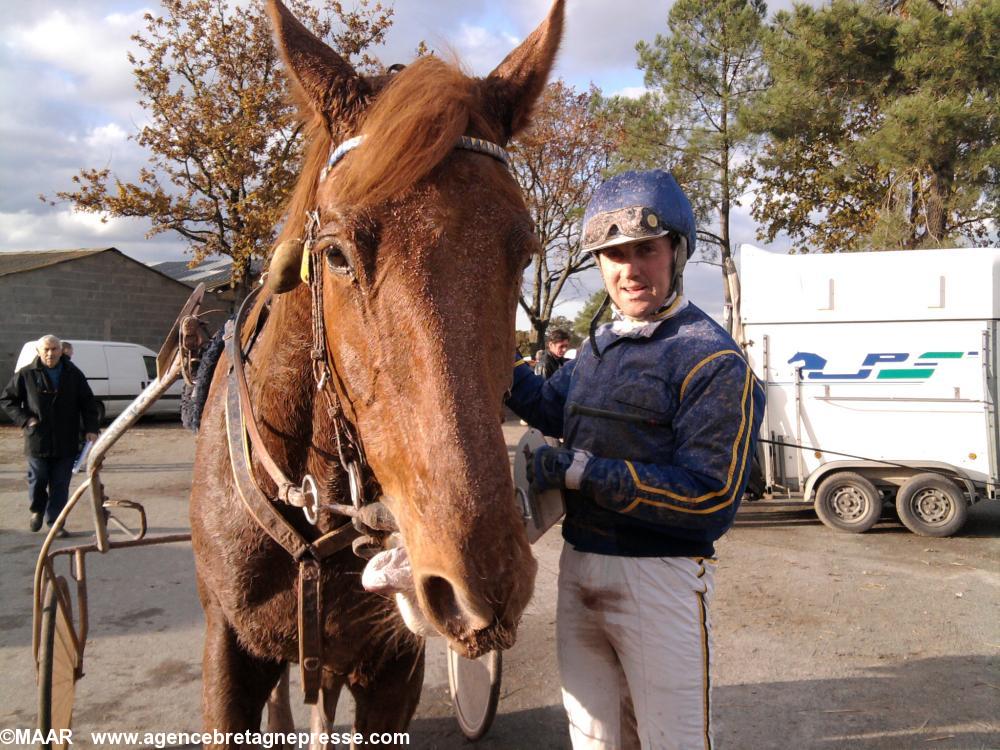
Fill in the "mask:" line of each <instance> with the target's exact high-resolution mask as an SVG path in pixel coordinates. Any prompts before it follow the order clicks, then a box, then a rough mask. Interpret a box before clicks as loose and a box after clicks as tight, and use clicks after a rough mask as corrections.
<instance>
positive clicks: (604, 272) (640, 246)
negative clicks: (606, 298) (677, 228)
mask: <svg viewBox="0 0 1000 750" xmlns="http://www.w3.org/2000/svg"><path fill="white" fill-rule="evenodd" d="M597 262H598V265H599V266H600V268H601V276H603V277H604V286H605V287H606V288H607V290H608V294H610V295H611V301H612V302H614V303H615V306H617V308H618V309H619V310H621V311H622V313H624V314H625V315H627V316H629V317H630V318H638V319H640V320H641V319H644V318H648V317H649V316H651V315H652V314H653V313H655V312H656V311H657V309H659V307H660V305H662V304H663V302H664V301H665V300H666V299H667V295H668V294H669V292H670V281H671V278H672V277H673V275H674V247H673V244H672V243H671V241H670V240H669V239H667V238H666V237H654V238H653V239H650V240H643V241H642V242H632V243H629V244H627V245H617V246H615V247H609V248H607V249H606V250H601V251H600V253H599V254H598V261H597Z"/></svg>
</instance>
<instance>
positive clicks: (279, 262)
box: [267, 240, 308, 294]
mask: <svg viewBox="0 0 1000 750" xmlns="http://www.w3.org/2000/svg"><path fill="white" fill-rule="evenodd" d="M303 250H304V246H303V244H302V241H301V240H285V241H284V242H281V243H279V244H278V246H277V247H276V248H274V252H273V253H272V254H271V263H270V265H269V266H268V274H267V288H268V289H269V290H270V291H271V292H272V293H274V294H284V293H285V292H290V291H292V289H294V288H295V287H297V286H298V285H299V283H300V281H302V280H305V281H308V273H307V274H306V275H305V276H304V277H303V278H301V279H300V274H301V266H302V264H303V263H304V262H305V261H306V259H307V258H308V256H307V255H306V254H305V252H303Z"/></svg>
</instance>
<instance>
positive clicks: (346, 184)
mask: <svg viewBox="0 0 1000 750" xmlns="http://www.w3.org/2000/svg"><path fill="white" fill-rule="evenodd" d="M477 96H478V90H477V88H476V82H475V80H473V79H472V78H469V77H468V76H466V75H465V74H464V73H462V71H461V70H459V69H458V67H456V66H455V65H451V64H449V63H447V62H445V61H443V60H441V59H439V58H437V57H433V56H428V57H423V58H421V59H419V60H417V61H416V62H415V63H413V64H411V65H409V66H407V67H406V68H405V69H403V70H402V71H400V72H399V73H397V74H396V75H394V76H393V77H392V79H391V81H390V83H389V84H388V86H386V88H385V90H384V91H382V92H381V94H379V96H378V97H377V98H376V99H375V102H374V104H372V106H371V108H370V109H369V110H368V112H367V113H365V116H364V120H363V121H362V123H361V132H362V133H363V134H364V135H365V141H364V142H363V143H362V145H361V146H360V147H358V149H357V150H356V151H355V152H354V153H352V154H351V156H350V158H348V159H345V160H344V163H343V166H342V167H341V168H340V169H339V170H338V171H337V177H336V179H337V195H338V198H339V199H341V200H343V201H345V202H346V203H349V204H350V205H353V206H359V207H364V206H371V205H375V204H377V203H380V202H382V201H384V200H388V199H390V198H393V197H395V196H398V195H400V194H401V193H402V192H403V191H405V190H406V189H407V188H409V187H410V186H411V185H413V184H414V183H416V182H417V181H418V180H420V179H421V178H423V177H425V176H426V175H427V174H428V173H429V172H430V171H431V170H432V169H433V168H434V167H435V166H437V164H438V163H440V162H441V160H442V159H444V157H445V156H447V155H448V153H450V152H451V151H452V149H454V147H455V143H456V141H457V140H458V138H459V136H461V135H462V134H464V133H465V132H466V130H467V129H468V127H469V122H470V118H472V117H473V115H474V108H475V106H476V98H477ZM477 119H478V118H477Z"/></svg>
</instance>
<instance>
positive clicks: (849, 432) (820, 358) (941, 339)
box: [737, 245, 1000, 536]
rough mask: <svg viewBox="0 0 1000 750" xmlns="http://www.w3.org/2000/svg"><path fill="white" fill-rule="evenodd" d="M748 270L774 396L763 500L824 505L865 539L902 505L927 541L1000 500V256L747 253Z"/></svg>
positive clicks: (762, 373) (824, 511)
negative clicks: (889, 507) (974, 507)
mask: <svg viewBox="0 0 1000 750" xmlns="http://www.w3.org/2000/svg"><path fill="white" fill-rule="evenodd" d="M740 260H741V270H740V281H741V283H742V299H741V300H740V304H739V308H738V309H739V315H738V318H737V320H738V321H739V320H740V319H741V321H742V325H743V329H742V339H743V341H742V342H741V343H743V344H744V348H745V350H746V352H747V355H748V358H749V360H750V363H751V365H752V367H753V369H754V372H755V373H756V374H757V377H758V378H760V380H761V382H762V383H764V386H765V389H766V393H767V410H766V415H765V418H764V422H763V425H762V427H761V438H762V442H761V451H760V455H759V458H760V461H761V464H762V469H763V474H764V483H765V486H766V490H765V492H766V494H765V497H768V498H772V499H778V498H785V499H797V500H801V501H802V502H804V503H810V502H811V503H813V504H814V505H815V508H816V512H817V514H818V515H819V517H820V519H822V521H823V522H824V523H826V524H827V525H828V526H831V527H833V528H835V529H838V530H841V531H851V532H862V531H867V530H868V529H870V528H871V527H872V526H873V525H874V524H875V523H876V522H877V521H878V519H879V517H880V515H881V512H882V508H883V503H885V502H888V501H893V500H894V501H895V504H896V508H897V511H898V513H899V517H900V520H902V521H903V523H904V524H906V526H907V527H908V528H909V529H910V530H911V531H913V532H915V533H917V534H923V535H927V536H948V535H951V534H954V533H955V532H956V531H958V530H959V528H961V526H962V524H963V523H964V522H965V518H966V514H967V509H968V506H969V505H970V504H972V503H975V502H978V501H980V500H984V499H995V498H996V497H997V493H998V491H1000V489H998V474H997V472H998V464H1000V460H998V454H997V450H998V446H1000V439H998V422H997V406H996V405H997V370H998V363H1000V361H998V356H997V354H998V330H997V324H998V320H1000V249H994V248H961V249H954V250H912V251H884V252H863V253H862V252H858V253H837V254H816V255H785V254H778V253H769V252H766V251H764V250H761V249H759V248H756V247H753V246H750V245H743V246H742V248H741V258H740ZM737 330H738V329H737ZM765 441H767V442H765Z"/></svg>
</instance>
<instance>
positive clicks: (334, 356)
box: [191, 0, 563, 732]
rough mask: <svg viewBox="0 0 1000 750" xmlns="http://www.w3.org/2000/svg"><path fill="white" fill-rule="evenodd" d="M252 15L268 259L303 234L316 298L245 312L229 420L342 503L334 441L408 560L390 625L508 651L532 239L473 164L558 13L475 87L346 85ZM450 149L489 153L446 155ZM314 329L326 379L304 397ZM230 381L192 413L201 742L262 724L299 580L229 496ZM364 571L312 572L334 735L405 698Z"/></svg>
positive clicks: (325, 524) (431, 70) (472, 649)
mask: <svg viewBox="0 0 1000 750" xmlns="http://www.w3.org/2000/svg"><path fill="white" fill-rule="evenodd" d="M269 13H270V16H271V19H272V22H273V24H274V28H275V35H276V39H277V45H278V47H279V49H280V52H281V55H282V58H283V59H284V62H285V67H286V72H287V76H288V79H289V80H290V82H291V85H292V88H293V93H294V95H295V96H296V97H297V100H298V102H299V107H300V111H301V113H302V116H303V120H304V123H305V127H306V132H307V135H308V147H307V151H306V156H305V160H304V165H303V169H302V174H301V176H300V179H299V182H298V186H297V188H296V190H295V193H294V195H293V197H292V201H291V203H290V205H289V208H288V212H287V218H286V221H285V225H284V229H283V231H282V239H288V238H293V237H303V236H304V235H306V234H307V233H312V234H311V239H312V240H314V242H312V243H311V244H312V246H313V247H314V248H320V249H321V252H319V253H318V254H317V253H314V254H313V255H312V257H313V258H316V259H318V260H316V261H315V262H314V263H313V266H312V271H311V273H312V274H313V275H314V276H313V277H312V282H315V281H319V282H320V285H319V286H318V287H313V286H307V285H304V284H299V285H298V286H296V287H295V288H294V289H292V290H290V291H287V293H284V294H280V295H273V296H270V297H269V298H267V299H258V300H256V301H255V302H254V304H255V305H256V308H255V309H254V310H251V312H250V315H249V316H248V318H249V319H250V320H256V319H258V317H260V316H259V314H260V313H261V312H262V308H263V307H265V306H266V307H267V315H266V320H264V322H263V324H262V326H261V327H259V330H258V329H257V328H256V327H254V326H247V327H245V329H244V330H243V331H241V332H239V333H238V334H237V336H236V342H237V344H239V343H240V341H241V339H242V344H243V349H244V350H247V354H246V373H247V375H246V380H247V383H248V396H249V399H248V400H249V403H251V404H252V413H251V414H250V415H249V416H248V417H247V418H248V419H252V420H255V423H256V424H257V425H259V428H260V433H261V437H262V441H263V445H264V446H265V447H266V452H267V453H269V454H270V455H271V456H272V457H273V459H274V462H275V463H276V464H277V465H278V466H279V467H280V469H281V471H282V472H284V474H285V475H287V477H290V478H292V479H293V480H295V481H298V479H300V478H302V477H303V476H304V475H305V474H309V475H311V476H312V477H315V478H316V481H317V484H318V486H319V493H318V494H319V497H320V501H321V504H322V505H329V504H331V503H342V504H348V503H349V502H350V501H349V499H348V498H349V490H348V479H347V477H346V476H345V470H344V466H343V462H342V460H341V458H340V456H341V453H340V451H342V450H343V445H338V440H339V439H344V438H345V433H344V429H343V425H345V424H346V425H347V429H348V433H349V435H348V436H353V437H354V438H355V439H356V441H357V442H358V443H359V446H358V451H359V452H361V451H363V455H364V458H365V460H366V464H365V466H366V476H365V477H363V481H364V486H365V489H366V491H368V492H372V491H373V488H375V490H374V491H378V492H380V493H381V497H380V498H378V499H381V501H382V502H383V503H384V505H385V506H386V507H387V508H388V510H389V511H390V512H391V514H392V516H393V518H394V520H395V522H396V524H397V525H398V529H399V533H400V535H401V537H402V540H403V544H404V545H405V549H406V550H407V553H408V555H409V559H410V561H411V563H412V569H413V582H414V587H415V598H413V599H411V601H412V602H415V605H414V609H415V611H410V612H406V613H403V614H405V615H406V617H407V620H406V622H407V623H410V624H413V623H415V622H416V621H417V620H420V619H422V620H423V621H424V622H425V623H429V625H430V626H431V627H432V628H433V629H434V630H436V631H438V632H439V633H440V634H441V635H443V636H445V638H446V639H447V640H448V642H449V644H450V645H451V646H452V647H453V648H455V649H456V650H458V651H459V652H460V653H463V654H465V655H467V656H476V655H478V654H481V653H484V652H485V651H488V650H490V649H502V648H507V647H509V646H510V645H511V644H512V643H513V640H514V636H515V633H516V629H517V624H518V621H519V619H520V617H521V614H522V612H523V610H524V608H525V606H526V605H527V603H528V600H529V598H530V596H531V593H532V588H533V585H534V576H535V570H536V563H535V561H534V559H533V557H532V555H531V550H530V547H529V545H528V542H527V538H526V535H525V532H524V529H523V526H522V522H521V520H520V518H519V516H518V514H517V512H516V511H515V508H514V504H513V501H512V498H513V486H512V482H511V478H510V469H509V464H508V455H507V450H506V446H505V442H504V439H503V435H502V432H501V429H500V424H499V414H500V408H501V403H502V400H503V397H504V393H505V392H506V390H507V388H508V386H509V384H510V380H511V366H510V357H511V354H512V352H513V351H514V314H515V306H516V300H517V293H518V289H519V285H520V280H521V273H522V270H523V269H524V267H525V266H526V264H527V263H528V261H529V260H530V256H531V254H532V253H534V252H536V251H537V242H536V240H535V239H534V234H533V225H532V222H531V219H530V217H529V214H528V211H527V209H526V208H525V205H524V202H523V199H522V197H521V194H520V192H519V190H518V187H517V185H516V183H515V181H514V179H513V178H512V176H511V175H510V173H509V172H508V170H507V168H506V167H505V165H504V164H503V163H502V155H503V151H502V149H495V151H497V152H499V153H500V155H501V156H499V157H498V156H497V155H496V153H494V154H493V155H491V154H490V153H489V144H496V145H498V146H503V145H504V144H506V143H507V142H508V141H509V140H510V139H511V137H513V136H514V135H515V134H516V133H517V132H518V131H520V130H521V129H522V128H524V127H525V126H526V125H527V124H528V122H529V119H530V115H531V109H532V106H533V104H534V103H535V100H536V99H537V98H538V96H539V94H540V93H541V91H542V89H543V88H544V85H545V82H546V79H547V77H548V74H549V72H550V70H551V67H552V63H553V60H554V57H555V54H556V50H557V48H558V45H559V39H560V36H561V33H562V19H563V0H556V2H555V3H554V5H553V7H552V10H551V11H550V13H549V16H548V18H547V19H546V20H545V21H544V22H543V23H542V24H541V25H540V26H539V27H538V29H536V30H535V31H534V32H533V33H532V34H531V35H530V36H529V37H528V38H527V39H526V40H525V41H524V42H523V43H522V44H521V45H520V46H519V47H518V48H517V49H515V50H514V51H513V52H511V54H510V55H508V56H507V58H506V59H505V60H504V61H503V62H502V63H500V65H499V66H498V67H497V68H496V69H495V70H494V71H493V72H492V73H491V74H490V75H489V76H487V77H485V78H482V79H478V78H470V77H467V76H466V75H464V74H463V73H462V72H460V71H459V70H458V69H457V68H455V67H454V66H451V65H449V64H447V63H445V62H443V61H441V60H439V59H438V58H435V57H425V58H422V59H420V60H418V61H416V62H415V63H413V64H412V65H410V66H408V67H406V68H405V69H403V70H402V71H400V72H397V73H393V74H390V75H386V76H379V77H367V78H366V77H362V76H360V75H358V74H357V73H356V72H355V71H354V70H353V68H352V67H351V66H350V64H349V63H347V62H346V61H344V60H343V59H342V58H341V57H339V56H338V55H337V54H336V53H335V52H334V51H333V50H331V49H330V48H329V47H327V46H326V45H325V44H324V43H323V42H321V41H320V40H319V39H317V38H316V37H315V36H313V35H312V34H311V33H310V32H309V31H308V30H307V29H306V28H305V27H304V26H302V24H300V23H299V22H298V21H297V20H296V19H295V18H294V17H293V16H292V15H291V14H290V13H289V12H288V10H287V9H286V8H285V7H284V6H283V5H282V4H281V3H280V2H278V0H270V2H269ZM358 135H363V136H364V140H363V142H362V143H361V145H360V146H357V147H356V148H354V149H353V150H352V151H350V152H349V153H347V155H346V156H344V158H343V159H342V160H340V161H339V162H337V163H336V164H335V166H333V167H332V168H330V169H329V171H327V169H326V167H327V163H328V159H329V157H330V154H331V151H332V150H333V149H334V148H336V147H337V146H338V144H342V143H343V142H345V141H347V140H348V139H351V138H353V137H355V136H358ZM463 136H469V137H472V138H474V139H479V140H476V141H475V143H479V144H483V143H484V142H485V144H486V150H485V151H483V150H481V149H470V148H469V147H468V146H465V147H463V148H456V143H458V142H459V139H460V138H461V137H463ZM465 142H466V143H468V139H466V141H465ZM310 216H315V217H316V221H315V223H313V224H312V227H311V228H309V217H310ZM274 272H275V273H277V271H274ZM315 274H319V275H320V276H319V277H318V278H317V277H316V276H315ZM316 288H318V289H320V290H321V291H320V292H319V293H318V294H319V300H318V302H319V306H318V307H317V300H316V299H315V298H314V295H315V294H316V293H315V292H314V289H316ZM316 310H320V311H321V314H320V315H319V317H320V318H321V320H320V321H319V322H320V323H321V325H320V328H319V330H320V331H321V334H320V336H321V339H322V344H323V347H324V348H325V354H324V357H325V360H326V362H325V364H326V365H328V368H329V373H330V375H331V377H330V378H329V379H321V383H320V388H319V389H317V384H316V379H314V365H315V364H316V362H315V357H314V356H313V355H314V352H315V349H316V347H315V344H316V339H315V338H312V337H314V336H315V334H314V331H315V330H316V328H315V324H316V323H317V321H316V320H315V319H314V311H316ZM261 319H263V318H261ZM251 327H253V328H254V330H249V328H251ZM251 339H252V345H251ZM310 342H312V343H310ZM233 361H234V358H233V357H232V356H228V355H227V356H226V357H224V358H223V359H222V360H220V362H219V366H218V367H217V369H216V373H215V376H214V379H213V383H212V388H211V392H210V395H209V398H208V401H207V404H206V407H205V412H204V417H203V419H202V427H201V434H200V435H199V438H198V446H197V456H196V460H195V473H194V489H193V491H192V495H191V527H192V541H193V546H194V553H195V559H196V567H197V577H198V589H199V595H200V598H201V602H202V606H203V608H204V611H205V619H206V633H205V646H204V661H203V708H204V722H205V726H206V728H208V729H218V730H220V731H232V732H238V731H242V730H248V729H253V730H256V729H258V728H259V727H260V721H261V716H262V710H263V706H264V704H265V702H266V700H267V698H268V695H269V693H270V692H271V690H272V688H274V687H275V685H276V683H277V681H278V679H279V677H280V675H281V674H282V672H283V670H284V669H285V667H286V665H287V664H288V663H291V662H297V661H298V660H299V653H300V652H299V643H298V640H299V637H298V633H299V632H300V631H299V629H298V624H297V617H298V616H299V615H300V614H301V612H300V610H301V607H300V605H299V600H298V593H297V588H298V586H299V584H298V582H297V576H298V574H299V571H298V568H297V563H296V561H295V560H293V559H292V557H291V556H290V555H289V554H288V552H286V550H285V549H283V548H282V546H280V545H279V544H278V543H277V542H276V541H275V540H274V539H273V538H272V535H269V534H268V533H266V532H265V530H264V529H263V528H262V527H261V525H260V524H259V523H258V522H257V521H255V519H254V517H253V515H252V514H251V512H250V511H249V510H248V506H247V505H246V504H245V503H244V502H243V501H241V498H240V496H239V494H238V490H239V487H238V485H239V483H238V481H237V480H236V479H235V478H234V477H235V476H236V475H235V474H234V468H233V467H231V465H230V463H231V458H230V450H229V449H228V447H227V446H228V444H227V426H228V424H229V423H228V422H227V417H226V401H227V378H229V377H230V375H229V373H230V372H231V371H232V370H233ZM338 435H339V436H340V437H339V438H338ZM260 458H261V457H260V455H259V453H258V452H256V451H252V452H251V455H250V467H251V468H250V470H251V472H252V474H253V476H254V480H255V482H256V483H257V485H258V486H259V488H260V490H261V492H262V494H263V495H264V496H267V497H268V498H271V499H274V498H275V497H276V496H277V495H278V494H279V493H278V487H277V486H276V484H275V482H273V481H272V479H271V477H272V476H273V474H268V472H267V471H266V470H265V467H263V466H262V462H261V460H260ZM274 507H276V508H277V509H278V512H279V513H280V514H281V515H282V517H283V518H284V519H285V521H287V523H288V524H289V525H290V526H291V527H293V528H294V529H295V530H296V532H297V533H298V534H299V535H301V536H302V537H303V538H305V539H307V540H313V539H316V538H317V537H319V536H320V535H323V534H326V533H328V532H330V531H331V530H334V529H336V528H337V527H338V526H340V525H342V524H344V522H345V518H344V517H343V516H342V515H338V514H334V513H332V512H330V511H329V510H328V509H321V510H320V512H319V517H318V521H317V523H316V525H315V526H312V525H310V524H309V523H308V522H307V521H306V519H305V518H304V515H303V512H302V510H301V508H297V507H293V506H292V505H285V504H282V503H279V502H277V501H275V502H274ZM363 568H364V560H361V559H359V558H358V557H356V556H355V555H354V554H353V553H352V550H351V548H350V547H347V548H345V549H343V550H342V551H339V552H337V553H336V554H334V555H332V556H331V557H327V558H326V559H324V560H323V561H322V565H321V574H320V575H319V578H320V581H321V583H320V584H319V588H320V591H321V598H322V601H323V607H322V612H323V617H322V621H321V622H320V623H319V624H318V632H321V640H322V659H321V662H322V685H323V697H322V700H323V703H324V704H325V706H326V709H327V711H326V713H327V715H328V717H329V718H330V719H332V708H333V707H334V706H335V700H336V695H337V694H338V693H339V691H340V688H341V687H342V686H345V685H346V686H347V688H348V689H349V690H350V691H351V693H352V694H353V697H354V700H355V703H356V714H355V727H356V729H357V731H361V732H368V731H396V730H400V729H403V728H405V727H406V726H407V725H408V723H409V721H410V719H411V717H412V715H413V712H414V711H415V709H416V706H417V702H418V700H419V696H420V689H421V683H422V680H423V660H424V642H423V638H422V637H420V636H419V635H416V634H415V633H414V632H411V630H412V629H413V628H407V627H406V625H405V624H404V619H403V614H401V613H400V612H399V611H398V610H397V607H396V606H395V605H394V604H393V602H392V601H391V600H389V599H386V598H384V597H382V596H380V595H376V594H372V593H368V592H366V591H365V590H364V589H363V588H362V586H361V582H360V574H361V572H362V570H363ZM397 599H398V598H397ZM303 661H304V660H303Z"/></svg>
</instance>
